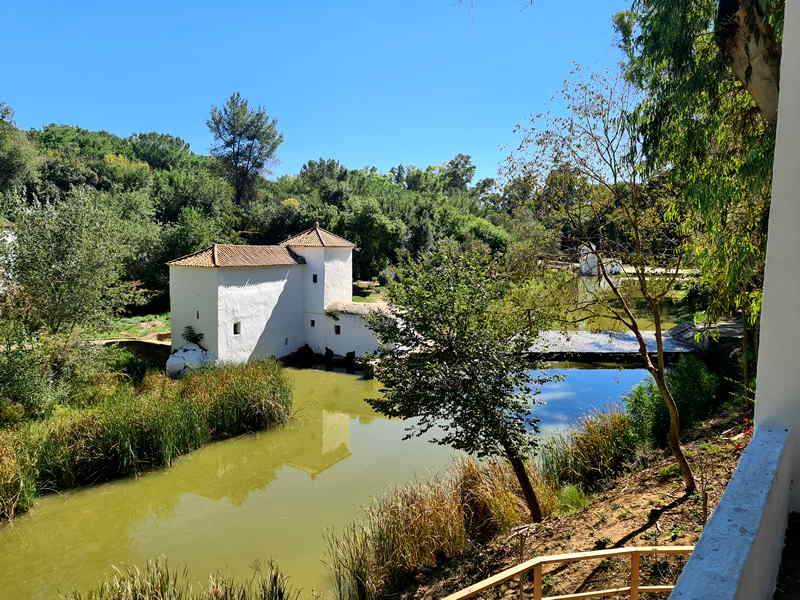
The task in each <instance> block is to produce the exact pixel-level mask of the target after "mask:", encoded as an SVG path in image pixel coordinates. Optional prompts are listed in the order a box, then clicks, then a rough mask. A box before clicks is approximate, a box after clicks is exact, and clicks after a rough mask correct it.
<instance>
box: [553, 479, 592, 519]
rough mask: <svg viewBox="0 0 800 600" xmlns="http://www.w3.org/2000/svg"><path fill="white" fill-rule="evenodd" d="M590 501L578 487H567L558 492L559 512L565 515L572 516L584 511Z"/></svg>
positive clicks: (571, 485)
mask: <svg viewBox="0 0 800 600" xmlns="http://www.w3.org/2000/svg"><path fill="white" fill-rule="evenodd" d="M588 503H589V499H588V498H587V497H586V494H584V493H583V490H582V489H581V488H580V487H578V486H577V485H573V484H570V485H565V486H564V487H562V488H561V489H560V490H558V510H559V511H561V512H562V513H563V514H566V515H568V514H571V513H574V512H577V511H579V510H583V509H584V508H585V507H586V505H587V504H588Z"/></svg>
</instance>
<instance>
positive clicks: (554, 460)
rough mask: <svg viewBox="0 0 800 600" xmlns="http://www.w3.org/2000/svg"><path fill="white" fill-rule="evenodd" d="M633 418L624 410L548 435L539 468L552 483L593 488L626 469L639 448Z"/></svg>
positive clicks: (597, 415) (586, 419) (591, 416)
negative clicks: (637, 447) (560, 432)
mask: <svg viewBox="0 0 800 600" xmlns="http://www.w3.org/2000/svg"><path fill="white" fill-rule="evenodd" d="M636 444H637V440H636V434H635V432H634V430H633V428H632V426H631V421H630V418H629V417H628V415H627V414H625V413H623V412H622V411H620V410H612V411H610V412H596V413H592V414H589V415H587V416H585V417H584V418H583V419H582V420H581V422H580V424H579V425H578V427H576V428H574V429H572V430H570V431H568V432H567V433H563V434H558V435H554V436H552V437H550V438H548V439H547V440H546V441H545V442H544V443H543V444H542V446H541V448H540V449H539V456H538V466H539V471H540V472H541V474H542V477H544V479H545V480H547V481H548V482H549V483H550V485H552V486H554V487H556V488H560V487H562V486H565V485H569V484H573V485H577V486H580V487H581V488H582V489H584V490H587V491H592V490H596V489H599V487H600V486H601V485H602V484H603V483H604V482H607V481H608V480H609V479H611V478H612V477H614V476H616V475H618V474H619V473H620V472H622V471H623V470H624V469H625V467H626V465H627V464H629V462H630V459H631V456H633V455H634V454H635V450H636Z"/></svg>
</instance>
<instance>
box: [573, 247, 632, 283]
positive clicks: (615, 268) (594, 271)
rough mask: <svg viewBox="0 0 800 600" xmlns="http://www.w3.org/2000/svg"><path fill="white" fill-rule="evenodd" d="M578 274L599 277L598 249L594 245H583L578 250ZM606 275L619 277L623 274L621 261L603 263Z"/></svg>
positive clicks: (609, 260)
mask: <svg viewBox="0 0 800 600" xmlns="http://www.w3.org/2000/svg"><path fill="white" fill-rule="evenodd" d="M578 265H579V266H578V273H580V275H583V276H592V275H593V276H597V275H598V274H599V273H598V266H599V265H598V258H597V249H596V248H595V246H594V245H593V244H583V245H582V246H581V247H580V248H579V250H578ZM603 266H604V267H605V269H606V273H608V274H609V275H619V274H621V273H622V265H621V264H620V263H619V261H617V260H614V259H608V260H605V261H603Z"/></svg>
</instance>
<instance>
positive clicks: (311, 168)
mask: <svg viewBox="0 0 800 600" xmlns="http://www.w3.org/2000/svg"><path fill="white" fill-rule="evenodd" d="M299 177H300V179H302V180H303V181H305V182H306V183H307V184H308V185H310V186H317V187H318V186H320V185H321V184H322V182H323V181H325V180H326V179H327V180H332V181H343V180H344V179H346V178H347V169H345V168H344V167H343V166H342V165H341V163H339V161H338V160H336V159H333V158H328V159H325V158H320V159H319V160H309V161H308V162H306V164H304V165H303V166H302V167H300V174H299Z"/></svg>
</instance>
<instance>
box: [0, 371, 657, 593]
mask: <svg viewBox="0 0 800 600" xmlns="http://www.w3.org/2000/svg"><path fill="white" fill-rule="evenodd" d="M553 370H554V371H555V372H558V373H562V374H564V375H565V379H564V381H561V382H556V383H552V384H549V385H548V386H547V387H546V388H545V389H544V390H543V393H542V394H541V395H540V397H539V399H540V400H541V401H543V402H545V404H544V405H543V406H541V407H539V410H538V414H539V415H540V416H541V418H542V429H543V431H545V432H547V431H552V430H553V429H559V428H561V427H564V426H566V425H569V424H571V423H574V422H576V421H577V419H578V418H579V417H580V416H581V415H582V414H585V413H586V412H587V411H589V410H592V409H594V408H607V407H608V406H610V405H612V404H615V403H618V402H619V398H620V397H621V395H622V394H623V393H625V392H627V391H628V390H629V389H630V388H631V387H633V386H634V385H635V384H636V383H638V382H639V381H640V380H641V379H642V378H643V377H644V375H645V374H644V372H643V371H641V370H638V369H625V370H620V369H617V368H614V367H606V368H600V369H590V370H585V369H578V368H575V365H556V366H554V368H553ZM289 375H290V377H291V378H292V381H293V384H294V390H295V407H296V411H297V416H296V418H295V419H294V420H293V421H292V422H291V424H289V425H288V426H286V427H284V428H281V429H278V430H274V431H269V432H264V433H260V434H255V435H248V436H243V437H239V438H236V439H232V440H227V441H224V442H219V443H216V444H211V445H209V446H206V447H205V448H202V449H200V450H198V451H196V452H194V453H192V454H190V455H188V456H185V457H183V458H181V459H179V460H178V461H177V462H176V463H175V464H174V465H173V466H172V467H171V468H169V469H163V470H159V471H154V472H151V473H147V474H144V475H142V476H140V477H138V478H135V479H127V480H120V481H115V482H111V483H107V484H104V485H99V486H94V487H90V488H83V489H79V490H75V491H73V492H68V493H64V494H58V495H52V496H48V497H45V498H41V499H40V500H39V501H38V502H37V503H36V505H35V506H34V508H33V509H32V510H31V511H30V513H28V514H26V515H23V516H21V517H20V518H18V519H16V520H15V521H13V522H11V523H6V524H4V525H0V600H12V599H13V600H34V599H36V600H38V599H45V598H46V599H48V600H49V599H51V598H57V597H58V593H59V592H65V591H71V590H74V589H78V590H82V591H83V590H87V589H89V588H90V587H93V586H95V585H97V584H98V583H99V582H100V581H101V580H102V579H104V578H106V577H107V576H108V575H109V574H110V573H111V568H112V566H113V565H141V564H143V563H144V562H145V561H146V560H148V559H150V558H156V557H158V556H161V555H164V556H166V557H168V559H169V560H170V562H171V563H172V564H173V565H175V566H184V565H185V566H187V567H188V568H189V571H190V573H191V574H192V576H193V577H195V578H196V580H197V581H198V582H203V581H205V580H206V578H207V576H208V574H209V573H212V572H214V571H217V570H225V571H227V572H229V573H232V574H236V575H247V574H249V573H250V572H251V566H252V565H253V563H254V561H262V562H263V561H266V560H269V559H270V558H272V559H274V560H275V561H276V562H277V563H278V564H279V565H280V567H281V568H282V569H283V570H284V571H285V572H286V573H287V574H288V575H289V576H290V577H291V578H292V580H293V582H294V583H295V584H296V585H297V586H299V587H302V588H303V590H305V591H306V592H309V591H310V590H312V589H316V590H322V591H325V592H327V591H329V589H330V584H329V580H328V575H327V572H326V570H325V567H324V565H323V564H322V561H323V559H324V553H325V539H324V534H325V532H326V531H328V530H329V529H330V528H331V527H337V526H341V525H344V524H346V523H347V522H349V521H350V520H352V519H353V518H355V517H356V516H357V515H358V512H359V508H360V507H362V506H363V505H365V504H366V503H368V502H369V500H370V498H372V497H373V496H375V495H378V494H380V493H381V492H383V491H384V490H386V489H387V488H390V487H392V486H394V485H397V484H400V483H403V482H406V481H409V480H411V479H413V478H414V477H416V476H426V475H428V474H430V473H432V472H436V471H440V470H442V469H443V468H444V467H446V466H447V465H448V464H449V463H450V461H451V459H452V456H453V452H452V451H451V450H449V449H447V448H442V447H439V446H435V445H433V444H430V443H427V442H425V441H424V440H419V439H417V440H409V441H402V440H401V438H402V433H403V424H402V422H400V421H394V420H387V419H384V418H382V417H379V416H378V415H377V414H375V413H374V412H373V411H372V410H371V409H370V408H369V406H368V405H367V404H366V403H365V402H364V401H363V399H364V398H366V397H370V396H372V395H374V394H375V393H376V392H377V388H378V384H377V383H376V382H375V381H365V380H362V379H360V378H358V377H356V376H353V375H346V374H344V373H335V372H325V371H317V370H302V371H299V370H289Z"/></svg>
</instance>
